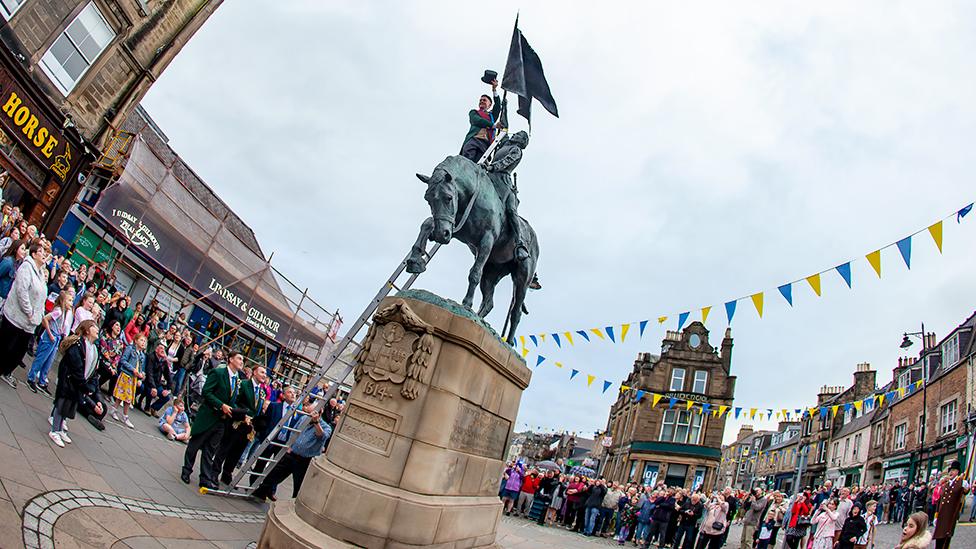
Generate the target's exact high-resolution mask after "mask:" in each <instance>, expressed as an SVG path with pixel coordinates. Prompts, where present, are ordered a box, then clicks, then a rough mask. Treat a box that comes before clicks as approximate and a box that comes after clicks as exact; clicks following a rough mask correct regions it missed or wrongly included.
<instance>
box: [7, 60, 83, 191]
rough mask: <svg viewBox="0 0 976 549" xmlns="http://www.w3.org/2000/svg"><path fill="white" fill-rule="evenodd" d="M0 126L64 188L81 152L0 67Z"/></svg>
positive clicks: (79, 159) (77, 164) (60, 127)
mask: <svg viewBox="0 0 976 549" xmlns="http://www.w3.org/2000/svg"><path fill="white" fill-rule="evenodd" d="M0 125H2V126H3V128H4V130H6V134H7V135H8V136H9V137H10V138H11V139H13V140H14V141H16V142H17V144H18V145H20V146H21V147H22V148H23V149H24V150H25V151H27V152H28V153H29V154H30V156H32V157H33V158H34V160H36V161H37V162H38V163H39V164H40V165H41V166H44V167H45V169H46V170H47V171H49V172H51V174H52V175H53V176H54V179H55V181H57V182H58V184H60V185H62V186H63V185H65V184H66V183H68V182H69V181H72V178H74V177H75V175H76V173H77V172H78V168H79V166H80V165H81V159H82V152H83V151H82V150H80V144H79V143H72V140H71V139H69V138H68V137H67V136H65V135H64V131H63V129H62V124H61V122H60V121H58V120H56V119H51V118H49V117H48V116H47V115H46V114H45V113H44V111H43V110H42V109H41V107H40V105H39V104H38V102H37V101H35V100H34V99H33V97H32V96H31V94H30V93H29V92H28V91H27V90H26V89H25V88H24V87H23V86H21V85H20V84H19V83H18V82H17V79H16V78H15V77H14V75H13V73H12V72H11V71H10V69H8V68H7V67H6V66H5V65H3V64H0Z"/></svg>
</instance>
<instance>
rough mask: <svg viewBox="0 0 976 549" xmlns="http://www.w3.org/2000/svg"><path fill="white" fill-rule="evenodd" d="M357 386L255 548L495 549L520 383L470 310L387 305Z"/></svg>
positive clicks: (403, 298)
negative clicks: (324, 446)
mask: <svg viewBox="0 0 976 549" xmlns="http://www.w3.org/2000/svg"><path fill="white" fill-rule="evenodd" d="M373 322H374V325H373V326H372V327H371V328H370V332H369V334H368V335H367V338H366V341H365V342H364V346H363V350H362V352H360V354H359V355H358V356H357V367H356V379H357V382H356V384H355V386H354V387H353V391H352V393H351V394H350V396H349V399H348V401H347V403H346V410H345V412H344V413H343V414H342V417H341V419H340V421H339V424H338V426H337V427H336V430H335V433H334V435H333V438H332V440H331V441H330V443H329V449H328V451H327V452H326V454H325V455H324V456H321V457H319V458H316V459H315V460H313V461H312V464H311V465H310V466H309V470H308V473H307V475H306V477H305V481H304V483H303V484H302V489H301V492H300V493H299V495H298V499H297V500H296V501H294V502H284V501H283V502H280V503H277V504H275V505H274V506H273V507H272V509H271V512H270V513H269V515H268V521H267V523H266V524H265V529H264V532H263V533H262V535H261V540H260V542H259V544H258V546H259V547H261V548H265V549H284V548H289V549H290V548H295V547H298V548H305V547H308V548H312V547H327V548H331V547H367V548H369V549H407V548H418V547H434V548H441V549H461V548H482V547H484V548H493V547H496V545H495V534H496V529H497V526H498V521H499V519H500V517H501V512H502V504H501V502H500V501H499V500H498V486H499V482H500V479H501V473H502V469H503V467H504V464H505V463H504V459H505V457H506V453H507V451H508V446H509V441H510V438H511V433H512V423H513V422H514V421H515V417H516V415H517V413H518V406H519V401H520V400H521V395H522V391H523V390H524V389H525V387H526V386H527V385H528V382H529V378H530V372H529V370H528V368H526V366H525V363H524V361H523V360H522V358H521V357H519V356H518V355H517V354H516V353H514V352H513V351H512V349H511V348H510V347H509V346H507V345H505V344H504V343H503V342H502V341H500V340H499V339H498V337H497V336H496V335H494V333H493V332H491V331H490V330H489V329H488V328H487V327H486V326H484V325H483V322H481V320H480V319H478V318H477V317H475V316H474V315H473V314H472V313H471V312H470V311H467V310H465V309H462V308H461V307H459V306H457V305H456V304H453V303H451V302H447V301H445V300H442V299H441V298H438V297H437V296H434V295H432V294H429V293H427V292H421V291H409V292H403V293H402V294H401V295H399V296H397V297H388V298H386V299H385V300H384V301H383V302H382V303H381V304H380V306H379V308H378V309H377V313H376V314H375V315H374V317H373Z"/></svg>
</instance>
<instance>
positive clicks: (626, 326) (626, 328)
mask: <svg viewBox="0 0 976 549" xmlns="http://www.w3.org/2000/svg"><path fill="white" fill-rule="evenodd" d="M629 331H630V324H623V325H621V326H620V342H621V343H623V342H624V340H625V339H627V332H629Z"/></svg>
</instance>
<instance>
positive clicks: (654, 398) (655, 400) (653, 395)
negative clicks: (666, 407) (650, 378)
mask: <svg viewBox="0 0 976 549" xmlns="http://www.w3.org/2000/svg"><path fill="white" fill-rule="evenodd" d="M662 398H664V396H663V395H659V394H657V393H651V408H653V407H655V406H657V403H658V402H661V399H662Z"/></svg>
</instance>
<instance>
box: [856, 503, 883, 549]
mask: <svg viewBox="0 0 976 549" xmlns="http://www.w3.org/2000/svg"><path fill="white" fill-rule="evenodd" d="M866 507H867V511H865V512H864V525H865V526H867V531H865V532H864V535H862V536H861V537H860V538H859V539H858V540H857V543H856V544H854V547H855V548H856V549H867V548H868V547H874V530H875V526H877V525H878V516H877V515H876V514H875V511H876V510H877V508H878V502H876V501H869V502H868V504H867V506H866Z"/></svg>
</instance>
